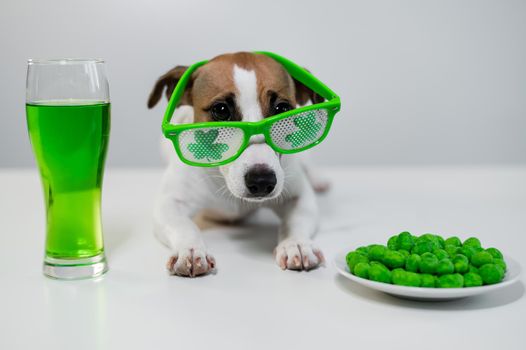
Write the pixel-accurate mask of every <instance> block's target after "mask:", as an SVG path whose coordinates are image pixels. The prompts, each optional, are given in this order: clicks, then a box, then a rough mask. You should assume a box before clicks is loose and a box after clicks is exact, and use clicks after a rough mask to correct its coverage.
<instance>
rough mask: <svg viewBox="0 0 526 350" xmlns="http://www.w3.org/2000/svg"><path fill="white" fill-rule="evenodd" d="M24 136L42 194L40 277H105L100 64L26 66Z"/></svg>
mask: <svg viewBox="0 0 526 350" xmlns="http://www.w3.org/2000/svg"><path fill="white" fill-rule="evenodd" d="M26 88H27V89H26V114H27V126H28V129H29V138H30V140H31V144H32V146H33V151H34V153H35V158H36V162H37V165H38V168H39V170H40V177H41V180H42V186H43V189H44V199H45V204H46V226H47V227H46V252H45V257H44V274H45V275H47V276H49V277H53V278H58V279H80V278H89V277H96V276H99V275H102V274H103V273H104V272H106V271H107V264H106V259H105V256H104V246H103V240H102V225H101V215H100V201H101V186H102V177H103V173H104V161H105V158H106V149H107V147H108V139H109V133H110V98H109V87H108V81H107V79H106V75H105V68H104V62H103V61H101V60H92V59H57V60H29V62H28V69H27V86H26Z"/></svg>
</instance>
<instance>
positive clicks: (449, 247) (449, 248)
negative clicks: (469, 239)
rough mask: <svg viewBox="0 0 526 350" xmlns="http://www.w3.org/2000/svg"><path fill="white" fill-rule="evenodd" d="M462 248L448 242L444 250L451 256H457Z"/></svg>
mask: <svg viewBox="0 0 526 350" xmlns="http://www.w3.org/2000/svg"><path fill="white" fill-rule="evenodd" d="M460 249H461V248H460V247H459V246H456V245H452V244H446V247H445V248H444V250H445V251H446V252H447V253H448V254H449V257H450V258H453V257H455V256H456V255H457V254H458V253H459V251H460Z"/></svg>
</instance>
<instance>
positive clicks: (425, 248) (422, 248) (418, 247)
mask: <svg viewBox="0 0 526 350" xmlns="http://www.w3.org/2000/svg"><path fill="white" fill-rule="evenodd" d="M434 249H435V244H434V243H433V242H431V241H420V242H417V243H415V245H414V247H413V249H412V250H411V253H413V254H418V255H422V254H424V253H431V252H432V251H433V250H434Z"/></svg>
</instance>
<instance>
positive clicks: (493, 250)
mask: <svg viewBox="0 0 526 350" xmlns="http://www.w3.org/2000/svg"><path fill="white" fill-rule="evenodd" d="M486 251H487V252H488V253H490V254H491V256H492V257H493V258H494V259H504V257H503V255H502V253H501V252H500V250H498V249H497V248H488V249H486Z"/></svg>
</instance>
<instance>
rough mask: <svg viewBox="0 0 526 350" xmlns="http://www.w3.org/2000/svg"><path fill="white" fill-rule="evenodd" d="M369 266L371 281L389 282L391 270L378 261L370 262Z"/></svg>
mask: <svg viewBox="0 0 526 350" xmlns="http://www.w3.org/2000/svg"><path fill="white" fill-rule="evenodd" d="M370 265H371V267H369V279H370V280H371V281H376V282H383V283H391V271H389V269H388V268H387V267H385V266H384V265H383V264H381V263H379V262H376V261H375V262H372V263H371V264H370Z"/></svg>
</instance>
